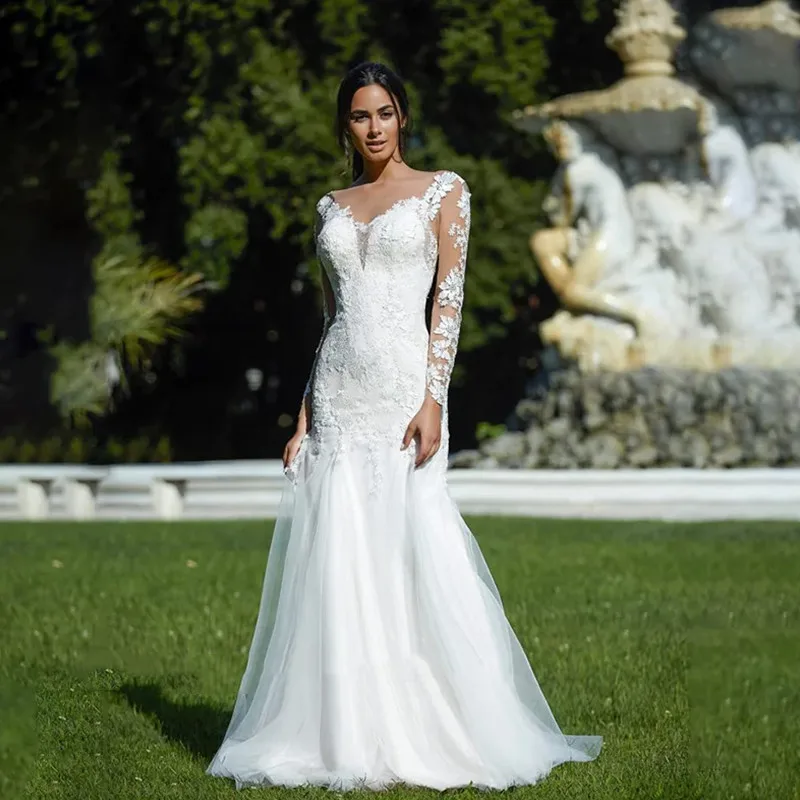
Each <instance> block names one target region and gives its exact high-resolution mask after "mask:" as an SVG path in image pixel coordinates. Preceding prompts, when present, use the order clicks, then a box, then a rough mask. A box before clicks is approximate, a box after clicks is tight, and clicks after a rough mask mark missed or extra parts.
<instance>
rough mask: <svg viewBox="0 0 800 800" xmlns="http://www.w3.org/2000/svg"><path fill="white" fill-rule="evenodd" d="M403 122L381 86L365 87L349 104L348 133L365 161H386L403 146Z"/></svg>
mask: <svg viewBox="0 0 800 800" xmlns="http://www.w3.org/2000/svg"><path fill="white" fill-rule="evenodd" d="M402 124H403V120H402V119H398V117H397V113H396V112H395V110H394V106H393V105H392V98H391V97H390V96H389V93H388V92H387V91H386V89H384V88H383V87H382V86H378V85H377V84H373V85H371V86H362V87H361V88H360V89H359V90H358V91H357V92H356V93H355V94H354V95H353V99H352V101H351V103H350V118H349V121H348V131H349V133H350V140H351V141H352V143H353V147H354V148H355V149H356V150H357V151H358V152H359V153H361V155H362V156H363V158H364V160H365V161H387V160H388V159H390V158H391V157H392V156H393V155H394V153H395V151H396V150H397V149H398V147H399V145H400V128H401V125H402Z"/></svg>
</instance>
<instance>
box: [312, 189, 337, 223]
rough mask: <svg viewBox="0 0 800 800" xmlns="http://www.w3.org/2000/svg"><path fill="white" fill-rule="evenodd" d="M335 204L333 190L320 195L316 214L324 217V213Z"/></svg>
mask: <svg viewBox="0 0 800 800" xmlns="http://www.w3.org/2000/svg"><path fill="white" fill-rule="evenodd" d="M335 202H336V201H335V200H334V199H333V190H331V191H329V192H325V194H324V195H322V197H320V198H319V200H317V204H316V209H317V214H319V215H320V216H321V217H324V216H325V213H326V212H327V211H328V209H329V208H330V207H331V206H332V205H334V203H335Z"/></svg>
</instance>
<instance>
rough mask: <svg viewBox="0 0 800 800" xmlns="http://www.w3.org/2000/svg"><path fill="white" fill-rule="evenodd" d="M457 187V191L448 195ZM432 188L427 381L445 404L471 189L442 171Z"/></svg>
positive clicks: (454, 346) (461, 296)
mask: <svg viewBox="0 0 800 800" xmlns="http://www.w3.org/2000/svg"><path fill="white" fill-rule="evenodd" d="M456 187H458V190H457V191H455V192H452V194H451V190H453V189H454V188H456ZM432 188H433V191H432V196H431V203H430V211H429V214H430V218H431V219H432V218H433V217H435V215H436V214H437V213H439V214H440V218H439V268H438V272H437V285H436V291H435V293H434V305H433V313H432V315H431V337H430V339H431V341H430V349H429V353H428V366H427V373H426V383H427V389H428V391H429V392H430V394H431V396H432V397H433V399H434V400H436V402H437V403H439V405H440V406H445V405H446V403H447V391H448V388H449V385H450V377H451V375H452V372H453V365H454V364H455V357H456V350H457V348H458V337H459V333H460V331H461V310H462V307H463V304H464V279H465V276H466V266H467V248H468V244H469V229H470V192H469V187H468V186H467V183H466V181H465V180H464V179H463V178H461V177H460V176H459V175H457V174H456V173H454V172H447V173H444V175H442V176H441V180H440V181H437V182H436V184H435V186H434V187H432Z"/></svg>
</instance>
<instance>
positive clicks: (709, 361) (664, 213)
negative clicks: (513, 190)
mask: <svg viewBox="0 0 800 800" xmlns="http://www.w3.org/2000/svg"><path fill="white" fill-rule="evenodd" d="M617 18H618V20H617V25H616V27H615V28H614V29H613V30H612V31H611V32H610V33H609V35H608V37H607V39H606V42H607V44H608V46H609V47H610V48H612V49H613V50H614V51H615V52H616V53H618V55H619V56H620V59H621V60H622V62H623V64H624V77H623V78H622V79H621V80H620V81H619V82H618V83H616V84H615V85H613V86H611V87H610V88H608V89H604V90H600V91H591V92H582V93H579V94H574V95H568V96H565V97H559V98H556V99H554V100H551V101H550V102H547V103H545V104H543V105H540V106H530V107H527V108H524V109H519V110H518V111H517V112H515V122H516V124H517V125H518V126H519V127H520V128H522V129H524V130H527V131H530V132H534V133H536V134H541V135H543V137H544V139H545V141H546V142H547V144H548V145H549V147H550V148H551V150H552V152H553V153H554V155H555V156H556V159H557V161H558V163H559V166H558V169H557V172H556V174H555V176H554V178H553V181H552V184H551V192H550V194H549V196H548V198H547V200H546V203H545V211H546V213H547V216H548V218H549V219H550V225H549V227H546V228H544V229H540V230H536V231H535V232H534V233H533V235H532V236H531V239H530V246H531V250H532V252H533V254H534V257H535V258H536V260H537V262H538V264H539V266H540V269H541V272H542V274H543V276H544V277H545V279H546V280H547V281H548V282H549V284H550V285H551V286H552V288H553V290H554V291H555V293H556V294H557V295H558V297H559V298H560V300H561V305H562V308H561V310H560V311H558V312H557V313H556V314H555V316H553V317H552V318H551V319H549V320H547V321H546V322H545V323H543V325H542V326H541V330H540V333H541V337H542V340H543V341H544V342H545V343H546V344H548V345H550V346H551V347H552V348H553V349H555V350H557V351H558V353H559V354H560V357H561V360H562V363H563V364H566V365H567V366H566V369H561V370H560V371H557V372H556V373H554V374H553V375H552V376H551V380H550V386H549V389H547V390H545V391H540V392H539V393H538V394H537V393H534V395H533V396H531V397H529V398H526V399H525V400H523V401H522V402H521V403H520V404H519V407H518V408H517V412H516V415H515V417H514V418H513V420H512V427H514V426H515V427H516V428H517V430H512V431H511V432H509V433H507V434H504V435H502V436H500V437H499V438H498V439H494V440H492V441H490V442H486V443H484V444H483V445H482V447H481V449H480V451H472V452H470V453H464V454H459V456H458V457H457V458H456V459H455V460H454V465H459V463H461V464H462V465H470V464H480V465H483V466H491V465H493V464H495V465H499V466H523V467H609V468H613V467H624V466H635V467H647V466H694V467H708V466H740V465H753V464H760V465H780V464H787V465H788V464H797V463H800V377H799V376H800V99H799V98H800V94H798V92H799V91H800V60H799V59H800V50H799V49H798V42H800V15H798V14H797V13H795V12H794V11H793V10H792V9H791V7H790V6H789V5H788V4H787V3H786V2H784V0H768V2H765V3H762V4H761V5H758V6H754V7H752V8H746V9H742V8H737V9H720V10H718V11H715V12H713V13H712V14H710V15H709V16H708V17H707V18H705V19H703V20H701V21H700V22H699V23H698V24H697V25H696V26H695V28H693V29H692V30H691V31H689V32H687V31H685V30H684V29H683V28H682V27H681V26H680V25H679V24H678V21H677V14H676V12H675V10H674V9H673V8H672V7H671V6H670V4H669V3H668V2H667V0H623V2H622V3H621V5H620V8H619V9H618V11H617ZM681 43H684V46H685V47H687V50H688V54H689V58H688V59H687V61H688V63H689V64H691V70H690V72H689V73H688V74H682V75H680V76H677V75H676V74H675V69H674V66H673V64H674V55H675V51H676V48H677V47H678V45H679V44H681Z"/></svg>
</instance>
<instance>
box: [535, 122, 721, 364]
mask: <svg viewBox="0 0 800 800" xmlns="http://www.w3.org/2000/svg"><path fill="white" fill-rule="evenodd" d="M545 139H546V140H547V141H548V143H549V144H550V146H551V148H552V149H553V152H554V153H555V155H556V157H557V158H558V159H559V160H560V161H561V165H560V167H559V170H558V173H557V174H556V178H555V180H554V182H553V193H552V194H551V195H550V197H549V198H548V200H547V201H546V210H547V211H548V213H549V215H550V217H551V220H552V221H553V227H552V228H549V229H545V230H540V231H537V232H536V233H534V234H533V236H532V237H531V240H530V245H531V250H532V251H533V254H534V256H535V258H536V260H537V262H538V263H539V265H540V268H541V270H542V273H543V275H544V276H545V278H546V279H547V280H548V282H549V283H550V285H551V286H552V287H553V289H554V290H555V292H556V293H557V294H558V295H559V297H560V299H561V300H562V302H563V304H564V305H565V306H566V308H567V309H569V311H568V312H563V313H561V314H557V315H556V316H555V317H554V318H553V319H552V320H550V321H549V322H547V323H545V325H544V326H543V328H542V333H543V336H544V338H545V340H547V341H554V342H558V343H559V345H560V346H561V350H562V353H563V354H564V355H569V356H571V357H573V358H576V359H577V360H579V361H580V362H581V363H582V364H584V366H585V367H586V368H599V367H605V368H609V367H611V368H614V369H628V368H631V367H634V366H638V365H639V364H640V363H641V362H642V361H645V362H648V363H650V362H653V361H654V362H657V363H661V362H663V361H664V360H665V359H667V360H670V361H672V360H673V359H674V358H675V355H676V353H679V352H680V353H681V356H680V357H681V358H689V359H690V360H691V361H693V362H700V363H701V364H702V366H704V367H707V366H709V365H710V363H711V352H710V348H709V347H708V340H709V338H710V337H708V336H706V337H704V338H705V341H706V344H705V345H704V346H700V343H699V341H698V339H697V335H698V334H699V333H700V326H699V321H698V318H697V315H696V314H695V313H694V311H693V309H692V308H691V306H690V305H689V303H688V302H687V298H686V296H685V293H684V292H683V290H682V287H681V285H680V281H679V280H678V278H677V276H676V275H675V274H674V273H672V272H669V271H667V270H663V269H661V268H660V267H659V265H658V263H657V260H656V253H655V250H654V249H653V248H652V247H649V246H647V244H646V243H645V242H642V241H639V240H637V235H636V230H635V225H634V220H633V217H632V216H631V213H630V209H629V207H628V202H627V196H626V191H625V186H624V184H623V182H622V180H621V178H620V177H619V175H618V174H617V172H616V170H615V169H613V168H612V167H611V166H610V165H609V164H608V163H607V160H608V156H607V155H606V157H605V159H604V158H601V157H600V154H599V151H601V148H600V147H598V144H597V143H596V142H595V141H594V139H593V137H592V136H591V134H590V132H589V129H588V128H587V127H586V126H582V125H580V124H579V123H574V122H572V123H569V124H567V123H566V122H563V121H558V122H555V123H553V124H552V125H551V126H549V127H548V129H547V130H546V132H545ZM571 312H577V315H576V314H573V313H571Z"/></svg>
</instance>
